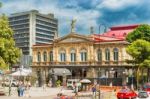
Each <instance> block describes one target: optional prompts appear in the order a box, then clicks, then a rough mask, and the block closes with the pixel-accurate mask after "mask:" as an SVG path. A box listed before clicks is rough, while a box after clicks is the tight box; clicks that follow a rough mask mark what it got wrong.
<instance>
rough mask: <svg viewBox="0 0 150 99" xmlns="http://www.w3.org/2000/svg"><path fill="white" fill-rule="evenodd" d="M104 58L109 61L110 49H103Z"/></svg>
mask: <svg viewBox="0 0 150 99" xmlns="http://www.w3.org/2000/svg"><path fill="white" fill-rule="evenodd" d="M105 60H106V61H110V50H109V49H108V48H107V49H106V50H105Z"/></svg>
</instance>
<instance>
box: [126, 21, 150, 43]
mask: <svg viewBox="0 0 150 99" xmlns="http://www.w3.org/2000/svg"><path fill="white" fill-rule="evenodd" d="M137 39H143V40H146V41H149V42H150V25H147V24H143V25H140V26H139V27H138V28H136V29H135V30H134V31H133V32H131V33H129V34H128V35H127V37H126V40H127V41H129V42H134V41H136V40H137Z"/></svg>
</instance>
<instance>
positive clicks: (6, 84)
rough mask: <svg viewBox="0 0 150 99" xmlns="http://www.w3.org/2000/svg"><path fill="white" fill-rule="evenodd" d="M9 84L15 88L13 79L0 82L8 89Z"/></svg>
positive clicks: (16, 83)
mask: <svg viewBox="0 0 150 99" xmlns="http://www.w3.org/2000/svg"><path fill="white" fill-rule="evenodd" d="M10 82H11V86H12V87H16V86H17V85H18V82H17V80H15V79H13V80H11V81H10V80H9V79H6V80H5V81H3V82H2V86H6V87H8V86H9V84H10Z"/></svg>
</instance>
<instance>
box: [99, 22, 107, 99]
mask: <svg viewBox="0 0 150 99" xmlns="http://www.w3.org/2000/svg"><path fill="white" fill-rule="evenodd" d="M102 26H103V27H104V32H106V25H104V24H100V25H99V31H98V32H99V49H100V34H101V27H102ZM99 76H100V66H99V69H98V85H99V87H98V90H99V99H100V79H99Z"/></svg>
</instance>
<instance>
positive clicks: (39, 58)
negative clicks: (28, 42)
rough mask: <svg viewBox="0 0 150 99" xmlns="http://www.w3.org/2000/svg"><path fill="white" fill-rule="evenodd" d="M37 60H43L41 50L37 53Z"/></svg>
mask: <svg viewBox="0 0 150 99" xmlns="http://www.w3.org/2000/svg"><path fill="white" fill-rule="evenodd" d="M37 61H38V62H41V53H40V52H38V53H37Z"/></svg>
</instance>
